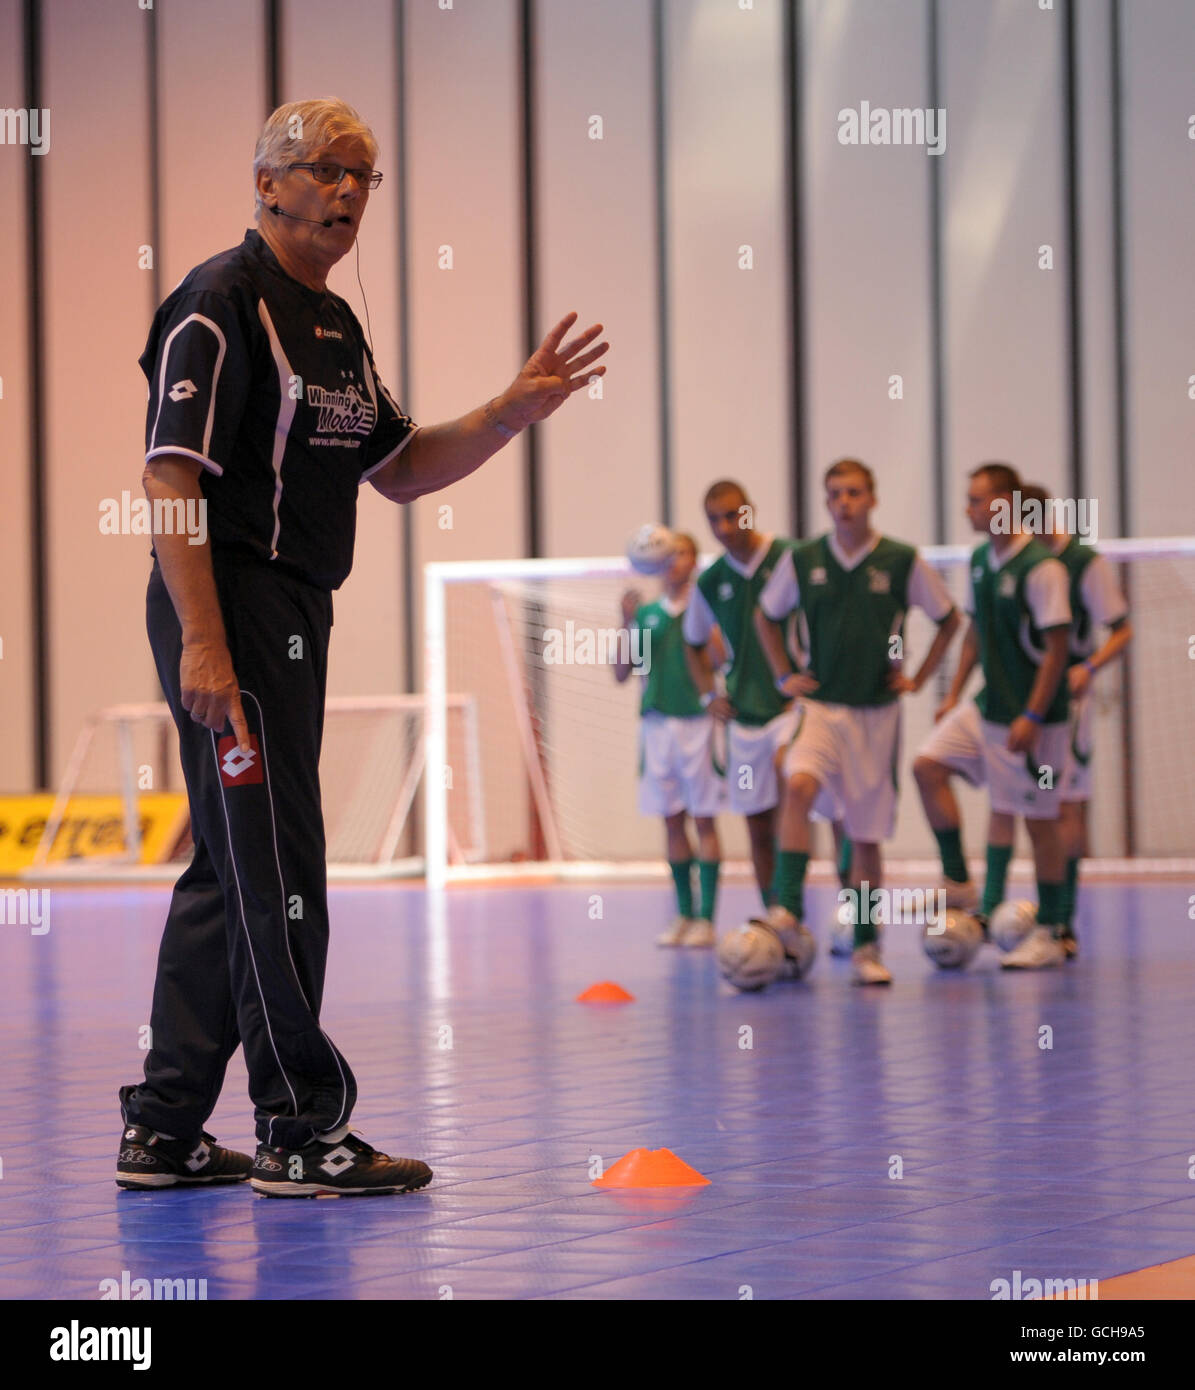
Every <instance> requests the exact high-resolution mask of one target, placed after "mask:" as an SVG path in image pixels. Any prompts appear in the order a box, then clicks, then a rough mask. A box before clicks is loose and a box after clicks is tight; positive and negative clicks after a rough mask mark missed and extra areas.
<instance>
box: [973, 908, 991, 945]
mask: <svg viewBox="0 0 1195 1390" xmlns="http://www.w3.org/2000/svg"><path fill="white" fill-rule="evenodd" d="M972 915H973V916H974V918H975V920H976V921H977V922H978V923H979V925H980V926H981V927H982V928H983V939H984V942H985V943H986V942H990V941H991V939H992V933H991V930H990V926H991V920H992V919H991V918H990V917H989V916H988V914H987V913H986V912H976V913H973V914H972Z"/></svg>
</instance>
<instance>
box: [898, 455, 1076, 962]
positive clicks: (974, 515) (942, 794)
mask: <svg viewBox="0 0 1195 1390" xmlns="http://www.w3.org/2000/svg"><path fill="white" fill-rule="evenodd" d="M1019 489H1020V479H1019V478H1018V476H1017V473H1016V470H1015V469H1013V468H1011V467H1009V466H1008V465H1007V464H1003V463H987V464H983V465H982V466H980V467H979V468H977V469H975V470H974V472H973V473H972V474H971V478H970V486H969V488H968V490H967V516H968V519H969V520H970V522H971V526H972V529H973V530H975V531H976V532H978V533H980V534H982V535H986V536H987V537H988V539H987V540H986V541H985V542H984V543H983V544H981V545H980V546H978V547H977V549H976V550H975V551H974V553H973V554H972V556H971V564H970V567H969V570H968V576H969V584H968V591H969V597H968V603H967V609H968V612H969V613H970V614H971V623H970V626H969V627H968V628H967V633H966V636H965V637H964V639H963V647H962V652H961V653H960V655H959V663H958V669H957V670H956V671H955V675H954V680H953V682H952V684H951V687H950V693H949V694H948V695H947V697H946V699H945V701H944V702H943V703H942V705H941V706H940V708H939V709H938V711H937V713H936V714H935V716H934V718H935V721H936V724H935V728H934V729H933V731H932V732H931V733H930V735H929V737H928V738H927V739H926V741H925V743H924V744H923V745H922V747H921V750H920V753H919V754H918V756H917V759H916V760H915V762H914V763H913V775H914V777H916V779H917V785H918V788H919V789H920V792H921V799H922V803H923V804H924V806H925V814H926V817H927V818H928V820H929V823H930V827H931V829H932V830H933V832H934V835H935V836H936V838H937V841H938V847H939V849H940V851H941V855H942V870H943V873H944V874H945V877H946V880H947V889H948V893H949V895H950V896H949V897H948V902H949V903H950V905H951V906H954V907H965V908H968V909H973V908H974V907H975V904H976V897H975V890H974V888H973V886H972V885H971V883H970V880H969V878H968V875H967V865H966V861H965V860H964V859H963V852H962V842H961V834H960V817H959V809H958V803H957V801H956V800H955V797H954V793H953V791H952V790H951V787H950V778H951V776H952V775H953V774H955V773H958V774H960V775H962V776H963V777H965V778H966V779H967V781H969V782H970V783H972V785H974V786H980V785H984V784H986V785H987V788H988V793H989V796H990V798H991V809H992V812H993V813H994V814H996V815H997V818H999V816H1000V815H1005V816H1009V817H1014V816H1023V817H1024V819H1025V828H1026V829H1027V830H1028V832H1029V838H1030V840H1031V842H1032V844H1033V858H1034V864H1035V867H1036V871H1037V891H1038V904H1039V906H1038V925H1037V927H1036V928H1035V929H1034V930H1033V931H1032V932H1031V933H1030V934H1029V935H1028V936H1027V937H1026V938H1025V939H1024V941H1022V942H1021V944H1020V945H1019V946H1017V947H1016V948H1015V950H1013V951H1010V952H1009V953H1008V955H1006V956H1005V957H1004V960H1003V962H1002V964H1003V965H1005V966H1006V967H1008V968H1010V969H1039V968H1041V967H1043V966H1050V965H1057V964H1059V963H1060V962H1061V961H1063V960H1064V959H1065V951H1064V948H1063V945H1062V942H1061V939H1060V937H1061V931H1062V924H1063V906H1064V905H1063V877H1064V861H1063V853H1062V838H1061V835H1060V833H1059V827H1058V815H1059V807H1060V803H1061V789H1060V781H1061V774H1062V769H1063V766H1064V763H1065V758H1066V745H1067V724H1066V718H1067V691H1066V683H1065V681H1064V680H1063V673H1064V671H1065V667H1066V655H1067V640H1068V635H1069V632H1070V623H1071V610H1070V602H1069V598H1068V587H1069V586H1068V582H1067V573H1066V569H1065V567H1064V566H1063V565H1062V563H1061V562H1060V561H1059V560H1057V559H1055V558H1054V556H1053V555H1052V554H1051V553H1050V551H1049V550H1048V549H1047V548H1046V547H1045V546H1044V545H1043V544H1042V542H1041V541H1039V540H1037V539H1036V538H1035V537H1033V536H1031V535H1027V534H1024V533H1022V532H1021V531H1020V527H1019V526H1018V525H1016V524H1015V523H1014V522H1013V521H1012V513H1013V494H1014V493H1015V492H1017V491H1019ZM977 663H978V664H979V665H980V667H981V669H982V671H983V678H984V687H983V689H982V690H981V691H980V692H979V695H978V696H977V697H976V698H975V699H974V700H968V701H966V702H965V703H960V700H961V698H962V693H963V689H964V687H965V686H966V684H967V680H968V679H969V677H970V675H971V672H972V670H974V668H975V666H976V664H977ZM1001 824H1002V822H1000V821H999V819H997V826H996V827H995V828H996V830H997V832H998V831H999V827H1000V825H1001ZM1001 851H1003V852H1004V854H1003V857H1005V859H1006V854H1007V849H1006V847H1005V846H1001V845H1000V844H999V842H997V843H996V844H994V845H992V846H991V847H990V848H989V851H988V864H989V877H990V876H991V875H992V874H993V873H995V872H997V871H998V860H999V858H1000V857H1001Z"/></svg>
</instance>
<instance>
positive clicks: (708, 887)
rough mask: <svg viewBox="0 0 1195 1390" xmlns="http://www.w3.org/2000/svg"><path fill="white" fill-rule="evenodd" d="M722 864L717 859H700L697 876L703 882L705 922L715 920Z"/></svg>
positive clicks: (702, 896)
mask: <svg viewBox="0 0 1195 1390" xmlns="http://www.w3.org/2000/svg"><path fill="white" fill-rule="evenodd" d="M721 867H722V865H721V863H720V862H719V861H718V860H717V859H699V860H698V861H697V878H698V880H699V882H700V883H701V912H700V913H699V916H700V917H701V919H702V920H703V921H705V922H712V921H713V920H714V907H715V905H716V903H717V901H718V871H719V870H720V869H721Z"/></svg>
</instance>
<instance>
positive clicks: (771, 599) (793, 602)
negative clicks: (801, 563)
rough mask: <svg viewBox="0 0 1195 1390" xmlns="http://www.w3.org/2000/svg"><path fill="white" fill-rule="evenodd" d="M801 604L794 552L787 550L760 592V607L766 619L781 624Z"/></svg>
mask: <svg viewBox="0 0 1195 1390" xmlns="http://www.w3.org/2000/svg"><path fill="white" fill-rule="evenodd" d="M800 602H801V586H800V585H799V584H798V583H797V567H796V565H794V564H793V553H792V551H791V550H786V551H785V552H784V554H783V555H781V557H780V559H779V560H778V561H777V562H776V568H775V569H774V570H773V571H772V573H771V574H770V575H769V576H768V582H767V583H766V584H765V585H764V586H763V589H762V590H761V591H760V595H759V606H760V608H762V609H763V612H764V616H765V617H767V618H771V620H772V621H773V622H774V623H780V622H783V621H784V619H785V618H787V617H788V615H789V614H790V613H791V612H792V611H793V609H795V608H796V607H797V606H798V605H799V604H800Z"/></svg>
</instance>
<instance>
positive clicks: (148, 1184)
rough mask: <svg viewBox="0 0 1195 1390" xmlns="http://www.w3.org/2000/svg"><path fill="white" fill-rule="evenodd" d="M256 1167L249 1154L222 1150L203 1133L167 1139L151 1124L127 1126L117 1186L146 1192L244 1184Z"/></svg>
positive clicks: (118, 1156) (122, 1145)
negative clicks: (154, 1188) (164, 1188)
mask: <svg viewBox="0 0 1195 1390" xmlns="http://www.w3.org/2000/svg"><path fill="white" fill-rule="evenodd" d="M252 1168H253V1160H252V1159H251V1158H250V1157H249V1155H248V1154H241V1153H237V1152H236V1150H235V1149H222V1148H221V1147H220V1145H219V1144H217V1143H216V1141H215V1140H214V1139H213V1138H212V1136H211V1135H210V1134H201V1135H200V1136H199V1138H198V1139H163V1138H162V1136H161V1135H160V1134H155V1133H154V1131H153V1130H152V1129H150V1128H149V1127H148V1126H147V1125H127V1126H126V1127H125V1130H124V1133H123V1134H122V1135H121V1136H120V1153H119V1154H118V1155H117V1158H116V1185H117V1187H127V1188H130V1189H140V1190H146V1189H148V1188H152V1187H195V1186H200V1185H203V1184H208V1183H217V1182H244V1181H245V1179H246V1178H247V1177H248V1176H249V1174H250V1172H251V1171H252Z"/></svg>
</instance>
